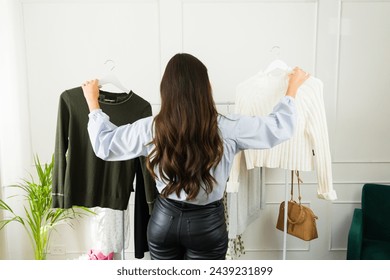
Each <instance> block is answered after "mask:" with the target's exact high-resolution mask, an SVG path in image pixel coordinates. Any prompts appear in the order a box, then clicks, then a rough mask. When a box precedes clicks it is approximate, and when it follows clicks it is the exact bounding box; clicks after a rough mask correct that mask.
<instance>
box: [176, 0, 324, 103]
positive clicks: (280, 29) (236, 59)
mask: <svg viewBox="0 0 390 280" xmlns="http://www.w3.org/2000/svg"><path fill="white" fill-rule="evenodd" d="M316 24H317V4H316V2H302V1H297V2H294V1H288V2H278V1H276V2H271V1H184V2H183V50H184V51H185V52H189V53H192V54H194V55H195V56H197V57H198V58H199V59H200V60H202V61H203V62H204V63H205V64H206V66H207V67H208V69H209V75H210V79H211V82H212V84H213V88H214V96H215V99H216V101H217V102H226V101H230V102H234V101H235V89H236V87H237V85H238V84H239V83H240V82H243V81H244V80H246V79H248V78H249V77H251V76H253V75H255V74H256V73H258V72H259V71H261V70H264V69H265V68H266V67H267V65H268V63H270V61H272V60H273V59H275V55H274V54H272V53H271V49H272V48H273V47H274V46H279V47H280V58H281V59H283V60H285V61H286V63H288V64H289V65H291V66H296V65H300V66H301V67H303V68H305V69H307V71H311V72H313V71H314V65H315V51H316V48H315V44H316Z"/></svg>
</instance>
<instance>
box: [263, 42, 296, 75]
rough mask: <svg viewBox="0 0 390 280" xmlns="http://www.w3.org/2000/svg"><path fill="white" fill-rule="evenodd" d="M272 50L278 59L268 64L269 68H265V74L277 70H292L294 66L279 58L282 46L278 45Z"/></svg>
mask: <svg viewBox="0 0 390 280" xmlns="http://www.w3.org/2000/svg"><path fill="white" fill-rule="evenodd" d="M271 52H272V53H274V55H275V56H276V59H275V60H274V61H272V62H271V63H270V64H269V65H268V67H267V69H265V71H264V73H265V74H271V73H272V74H273V73H276V72H285V73H286V72H290V71H291V70H292V68H291V67H290V66H288V65H287V63H286V62H284V61H283V60H281V59H279V54H280V47H278V46H274V47H272V49H271Z"/></svg>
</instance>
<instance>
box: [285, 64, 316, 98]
mask: <svg viewBox="0 0 390 280" xmlns="http://www.w3.org/2000/svg"><path fill="white" fill-rule="evenodd" d="M288 76H289V81H288V87H287V92H286V95H287V96H291V97H294V98H295V96H296V95H297V91H298V88H299V87H300V86H301V85H302V84H303V83H304V82H305V81H306V80H307V79H308V78H309V77H310V74H309V73H307V72H305V71H303V70H302V69H301V68H299V67H295V68H294V69H293V71H291V73H290V74H289V75H288Z"/></svg>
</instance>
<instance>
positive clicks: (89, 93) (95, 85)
mask: <svg viewBox="0 0 390 280" xmlns="http://www.w3.org/2000/svg"><path fill="white" fill-rule="evenodd" d="M81 88H82V89H83V92H84V97H85V100H86V101H87V104H88V108H89V111H92V110H95V109H100V105H99V101H98V98H99V80H97V79H95V80H91V81H86V82H85V83H83V85H82V86H81Z"/></svg>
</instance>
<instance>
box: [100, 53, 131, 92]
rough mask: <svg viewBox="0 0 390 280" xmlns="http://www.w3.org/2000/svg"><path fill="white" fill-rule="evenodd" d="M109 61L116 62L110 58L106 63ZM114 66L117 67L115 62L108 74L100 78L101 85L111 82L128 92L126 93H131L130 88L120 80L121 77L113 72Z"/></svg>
mask: <svg viewBox="0 0 390 280" xmlns="http://www.w3.org/2000/svg"><path fill="white" fill-rule="evenodd" d="M108 62H112V63H114V61H113V60H111V59H108V60H106V62H104V64H105V65H106V64H107V63H108ZM114 68H115V64H114V65H113V66H112V67H111V69H110V72H109V73H108V74H107V75H105V76H103V77H101V78H100V79H99V87H102V86H104V85H106V84H111V85H113V86H115V87H116V88H118V89H119V90H121V91H123V92H126V93H129V89H127V88H126V87H125V86H124V85H123V84H122V83H121V82H120V81H119V79H118V78H117V77H116V75H115V74H114V73H113V72H112V70H114Z"/></svg>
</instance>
